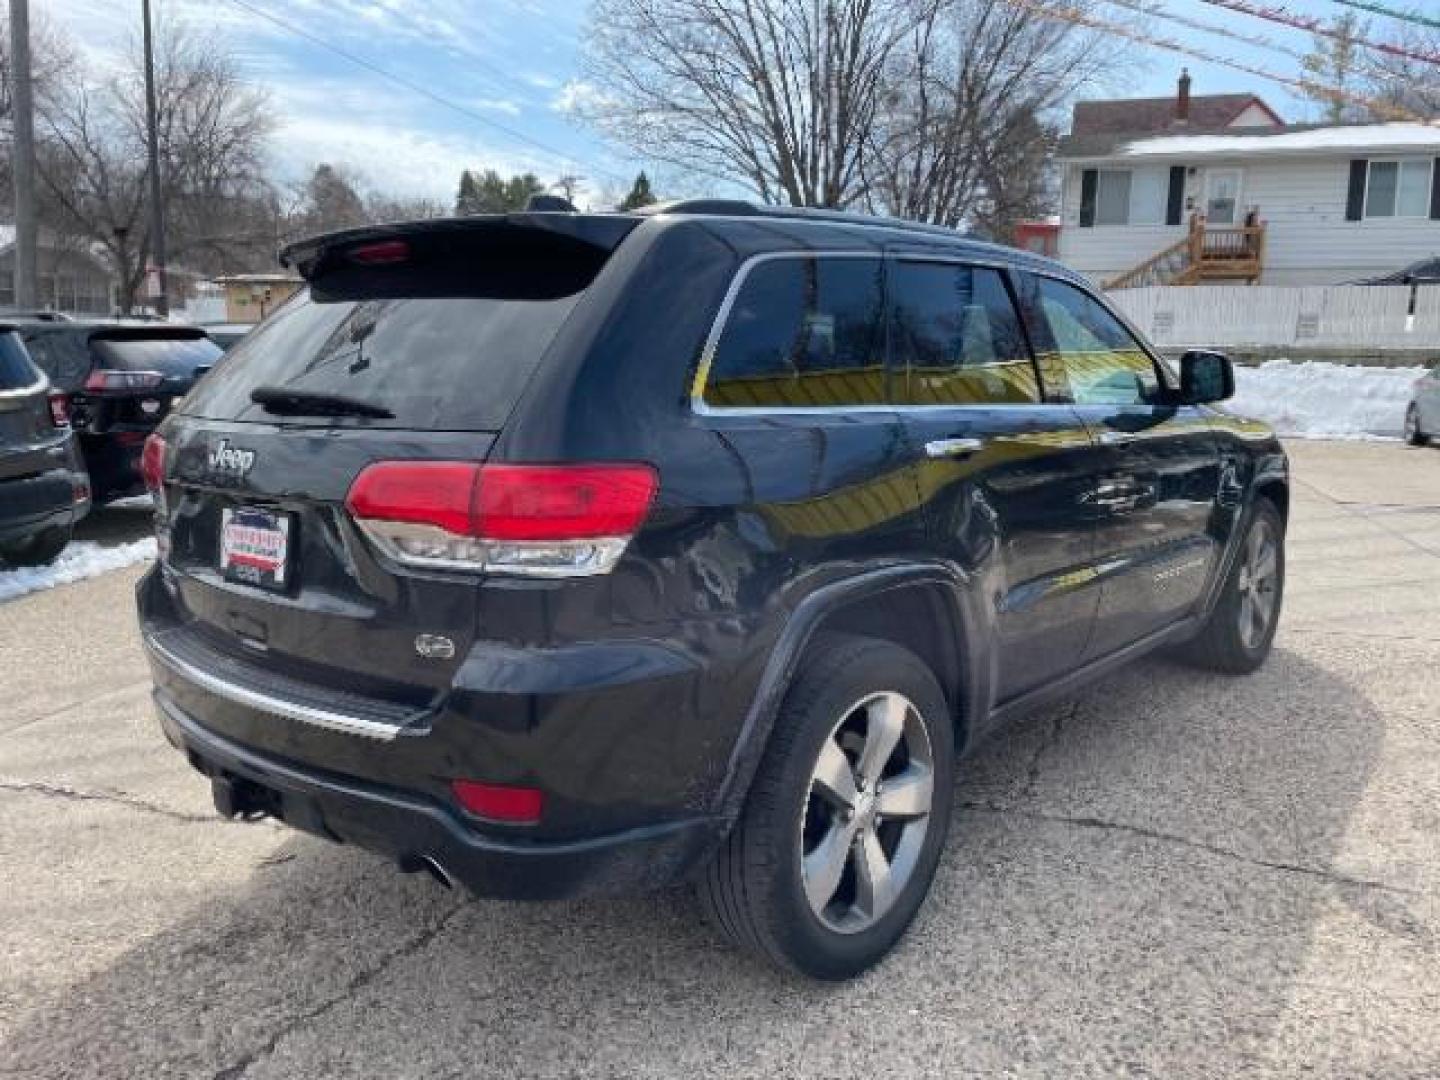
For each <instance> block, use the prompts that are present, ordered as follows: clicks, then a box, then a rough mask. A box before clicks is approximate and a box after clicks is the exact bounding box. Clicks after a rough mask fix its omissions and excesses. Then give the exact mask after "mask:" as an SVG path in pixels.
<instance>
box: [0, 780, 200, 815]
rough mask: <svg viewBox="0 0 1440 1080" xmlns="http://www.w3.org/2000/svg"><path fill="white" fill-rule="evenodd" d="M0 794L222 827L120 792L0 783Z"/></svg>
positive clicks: (24, 782) (39, 783)
mask: <svg viewBox="0 0 1440 1080" xmlns="http://www.w3.org/2000/svg"><path fill="white" fill-rule="evenodd" d="M0 791H14V792H17V793H19V794H22V795H23V794H34V795H48V796H50V797H52V798H56V799H71V800H74V801H75V802H104V803H112V804H114V805H116V806H127V807H129V808H130V809H131V810H143V811H145V812H146V813H150V814H159V815H160V816H161V817H167V818H170V819H171V820H172V821H182V822H184V823H185V824H187V825H195V824H201V823H203V824H207V825H212V824H223V822H222V821H220V819H218V818H216V817H214V816H213V815H209V814H187V813H185V812H184V811H183V810H171V809H170V808H169V807H168V806H161V805H160V804H159V803H152V802H150V801H148V800H146V799H142V798H140V797H139V796H137V795H127V794H125V793H124V792H121V791H85V790H82V789H80V788H75V787H70V786H68V785H66V784H49V783H46V782H45V781H43V780H4V779H0Z"/></svg>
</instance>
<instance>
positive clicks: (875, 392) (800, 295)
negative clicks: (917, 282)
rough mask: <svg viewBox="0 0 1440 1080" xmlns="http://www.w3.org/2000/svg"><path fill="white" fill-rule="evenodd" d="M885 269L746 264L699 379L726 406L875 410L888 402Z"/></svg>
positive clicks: (791, 262)
mask: <svg viewBox="0 0 1440 1080" xmlns="http://www.w3.org/2000/svg"><path fill="white" fill-rule="evenodd" d="M883 286H884V264H883V262H882V261H881V260H880V259H878V258H876V259H870V258H834V257H831V258H824V257H820V258H793V259H792V258H782V259H771V260H768V261H765V262H761V263H757V264H756V265H755V266H753V267H751V269H750V272H749V274H748V275H747V276H746V278H745V282H744V284H743V285H742V286H741V288H740V292H739V294H738V295H737V296H736V298H735V302H734V304H733V305H732V306H731V309H730V316H729V318H728V319H727V320H726V322H725V329H724V330H723V331H722V333H721V335H720V341H719V344H718V346H717V347H716V350H715V356H714V358H713V359H712V361H711V365H710V374H709V378H708V379H707V380H706V383H705V401H706V403H707V404H710V405H716V406H720V407H725V408H734V407H747V406H748V407H756V406H758V407H765V408H775V407H779V408H796V407H815V406H846V405H877V404H882V403H884V401H885V400H886V385H885V384H886V379H885V335H884V323H883V319H882V314H881V312H882V307H883V296H884V288H883Z"/></svg>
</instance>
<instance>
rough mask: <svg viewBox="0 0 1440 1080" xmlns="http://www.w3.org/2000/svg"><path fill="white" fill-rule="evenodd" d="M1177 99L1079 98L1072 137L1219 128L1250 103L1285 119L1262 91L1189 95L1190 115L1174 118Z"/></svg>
mask: <svg viewBox="0 0 1440 1080" xmlns="http://www.w3.org/2000/svg"><path fill="white" fill-rule="evenodd" d="M1175 104H1176V103H1175V98H1174V97H1156V98H1127V99H1124V100H1121V101H1077V102H1076V103H1075V112H1074V118H1073V120H1072V122H1071V125H1070V134H1071V136H1072V137H1078V138H1084V137H1086V136H1091V135H1161V134H1166V135H1179V134H1182V133H1184V132H1186V131H1218V130H1220V129H1222V128H1225V127H1228V126H1229V125H1230V124H1231V123H1232V122H1233V121H1234V120H1235V118H1236V117H1238V116H1239V115H1240V114H1241V113H1243V112H1244V111H1245V110H1246V109H1248V108H1249V107H1250V106H1251V105H1256V106H1259V108H1261V109H1263V110H1264V111H1265V112H1267V113H1269V114H1270V115H1271V116H1273V117H1274V118H1275V123H1276V125H1277V126H1281V125H1283V124H1284V123H1285V122H1284V121H1283V120H1282V119H1280V116H1279V115H1278V114H1277V113H1276V112H1275V110H1274V109H1272V108H1271V107H1270V106H1269V105H1267V104H1265V101H1264V100H1263V99H1262V98H1261V97H1260V95H1259V94H1197V95H1195V96H1194V97H1192V98H1190V118H1189V120H1188V122H1185V123H1181V122H1179V121H1177V120H1176V118H1175Z"/></svg>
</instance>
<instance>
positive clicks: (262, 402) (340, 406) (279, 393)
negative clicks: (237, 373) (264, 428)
mask: <svg viewBox="0 0 1440 1080" xmlns="http://www.w3.org/2000/svg"><path fill="white" fill-rule="evenodd" d="M250 400H251V401H253V402H254V403H255V404H256V405H259V406H260V407H261V408H262V409H264V410H265V411H266V412H268V413H274V414H275V415H277V416H364V417H369V418H370V419H373V420H393V419H394V418H395V414H394V413H393V412H391V411H390V410H389V409H387V408H385V406H383V405H375V404H373V403H371V402H369V401H365V400H364V399H362V398H352V397H346V396H345V395H344V394H326V393H322V392H320V391H318V390H296V389H294V388H293V387H289V386H257V387H256V388H255V389H254V390H251V391H250Z"/></svg>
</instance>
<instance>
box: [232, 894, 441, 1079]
mask: <svg viewBox="0 0 1440 1080" xmlns="http://www.w3.org/2000/svg"><path fill="white" fill-rule="evenodd" d="M469 906H470V905H469V904H468V903H467V902H466V901H464V900H461V901H459V902H457V903H456V905H455V906H454V907H453V908H451V909H450V910H449V911H447V912H446V913H445V914H444V915H442V916H441V917H440V918H439V919H437V920H436V921H435V924H434V925H433V926H431V927H430V928H429V929H428V930H424V931H422V932H421V933H419V934H417V935H416V936H415V937H414V938H412V939H411V940H410V941H408V942H406V943H405V944H404V945H401V946H400V947H399V948H396V949H393V950H391V951H390V952H388V953H386V954H385V955H384V956H382V957H381V958H380V960H379V962H378V963H376V964H375V965H374V966H373V967H370V968H367V969H366V970H364V971H361V972H359V973H358V974H356V975H355V976H353V977H352V978H351V979H350V981H349V982H347V983H346V984H345V986H344V988H343V989H341V991H340V992H339V993H338V994H335V995H333V996H331V997H329V998H326V999H325V1000H324V1001H322V1002H320V1003H319V1004H318V1005H316V1006H314V1007H313V1008H311V1009H308V1010H306V1011H305V1012H303V1013H301V1014H300V1015H299V1016H296V1017H294V1018H292V1019H290V1020H287V1021H286V1022H285V1023H283V1024H281V1025H280V1026H279V1027H278V1028H276V1029H275V1032H274V1034H272V1035H271V1036H270V1038H268V1039H267V1040H265V1042H264V1043H263V1044H262V1045H261V1046H259V1047H257V1048H256V1049H254V1050H251V1051H250V1052H248V1053H246V1054H244V1055H243V1056H242V1057H241V1058H240V1059H239V1060H238V1061H235V1062H233V1063H232V1064H230V1065H227V1066H225V1067H224V1068H223V1069H220V1070H219V1071H217V1072H216V1073H215V1075H214V1077H213V1078H212V1080H239V1078H240V1077H242V1076H244V1075H245V1073H246V1072H248V1071H249V1069H250V1066H252V1065H255V1064H256V1063H258V1062H259V1061H261V1060H262V1059H264V1058H268V1057H270V1056H271V1055H272V1054H274V1053H275V1051H276V1050H277V1049H278V1048H279V1046H280V1042H281V1040H282V1039H284V1038H285V1037H286V1036H287V1035H290V1034H293V1033H294V1032H296V1031H298V1030H299V1029H300V1028H302V1027H303V1026H305V1025H306V1024H308V1023H310V1021H312V1020H316V1019H318V1018H319V1017H321V1016H323V1015H324V1014H325V1013H327V1012H329V1011H330V1010H331V1009H333V1008H335V1007H336V1006H337V1005H341V1004H343V1003H344V1002H346V1001H348V1000H349V999H351V998H353V997H354V996H355V995H356V994H358V993H359V992H360V991H361V990H364V989H365V988H366V987H367V986H369V985H370V984H371V983H373V982H374V981H375V980H376V979H378V978H379V977H380V976H381V975H383V974H384V973H385V972H386V971H388V970H389V969H390V968H391V967H393V966H394V965H395V964H397V963H399V962H400V961H401V960H405V959H407V958H408V957H411V956H414V955H415V954H417V953H419V952H420V951H422V950H423V949H425V948H426V947H427V946H428V945H429V944H430V943H431V942H432V941H434V940H435V939H436V938H438V937H439V936H440V935H441V934H442V933H443V932H444V931H445V928H446V927H447V926H449V925H450V923H451V922H452V921H453V920H454V919H455V917H456V916H457V915H459V914H460V913H461V912H463V911H465V910H467V909H468V908H469Z"/></svg>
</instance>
